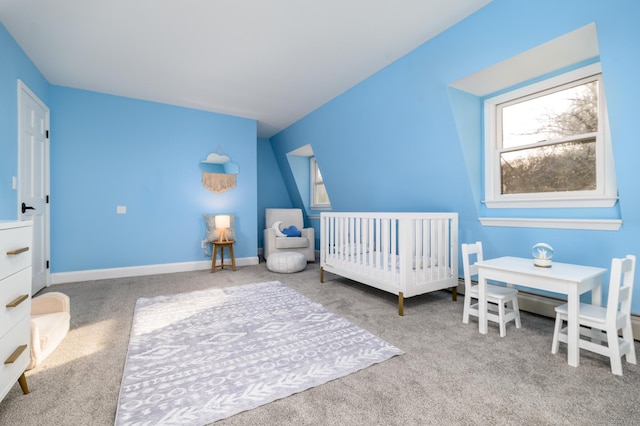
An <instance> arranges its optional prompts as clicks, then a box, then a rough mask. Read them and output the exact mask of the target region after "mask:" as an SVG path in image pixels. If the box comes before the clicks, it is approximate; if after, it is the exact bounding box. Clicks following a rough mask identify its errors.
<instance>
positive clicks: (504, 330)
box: [498, 300, 507, 337]
mask: <svg viewBox="0 0 640 426" xmlns="http://www.w3.org/2000/svg"><path fill="white" fill-rule="evenodd" d="M504 305H505V303H504V301H503V300H501V301H500V302H498V319H499V321H500V337H504V336H506V335H507V324H506V322H505V319H504V317H505V311H504Z"/></svg>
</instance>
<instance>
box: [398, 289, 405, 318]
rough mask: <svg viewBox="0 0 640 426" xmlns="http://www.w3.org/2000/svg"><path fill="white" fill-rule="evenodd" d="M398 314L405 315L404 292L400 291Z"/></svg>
mask: <svg viewBox="0 0 640 426" xmlns="http://www.w3.org/2000/svg"><path fill="white" fill-rule="evenodd" d="M398 315H400V316H401V317H403V316H404V294H402V292H400V293H398Z"/></svg>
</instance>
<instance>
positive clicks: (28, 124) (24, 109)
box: [18, 81, 51, 295]
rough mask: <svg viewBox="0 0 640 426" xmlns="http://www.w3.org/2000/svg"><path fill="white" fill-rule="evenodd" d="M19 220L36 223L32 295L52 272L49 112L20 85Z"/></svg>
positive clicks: (48, 279) (47, 281)
mask: <svg viewBox="0 0 640 426" xmlns="http://www.w3.org/2000/svg"><path fill="white" fill-rule="evenodd" d="M18 217H19V218H20V220H32V221H33V244H32V248H33V253H32V256H33V268H32V270H33V280H32V281H31V289H32V293H31V294H32V295H34V294H35V293H37V292H38V291H40V290H42V289H43V288H44V287H45V286H48V285H49V284H50V283H51V274H50V270H49V108H47V106H46V105H45V104H43V103H42V101H40V99H38V97H37V96H36V95H35V94H34V93H33V92H31V90H29V88H28V87H27V86H25V85H24V83H22V82H21V81H18Z"/></svg>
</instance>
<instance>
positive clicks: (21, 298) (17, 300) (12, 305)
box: [7, 294, 29, 308]
mask: <svg viewBox="0 0 640 426" xmlns="http://www.w3.org/2000/svg"><path fill="white" fill-rule="evenodd" d="M28 298H29V295H28V294H23V295H22V296H18V297H16V298H15V299H13V300H12V301H11V302H9V303H7V308H15V307H16V306H18V305H19V304H21V303H22V302H24V301H25V300H27V299H28Z"/></svg>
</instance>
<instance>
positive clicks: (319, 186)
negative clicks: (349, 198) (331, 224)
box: [310, 157, 331, 209]
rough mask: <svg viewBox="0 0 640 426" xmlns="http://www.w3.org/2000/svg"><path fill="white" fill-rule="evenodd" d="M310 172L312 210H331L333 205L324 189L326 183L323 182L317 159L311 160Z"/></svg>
mask: <svg viewBox="0 0 640 426" xmlns="http://www.w3.org/2000/svg"><path fill="white" fill-rule="evenodd" d="M310 171H311V208H312V209H330V208H331V203H330V202H329V194H327V189H326V188H325V187H324V181H323V180H322V173H320V168H319V167H318V162H317V161H316V159H315V157H311V159H310Z"/></svg>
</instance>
